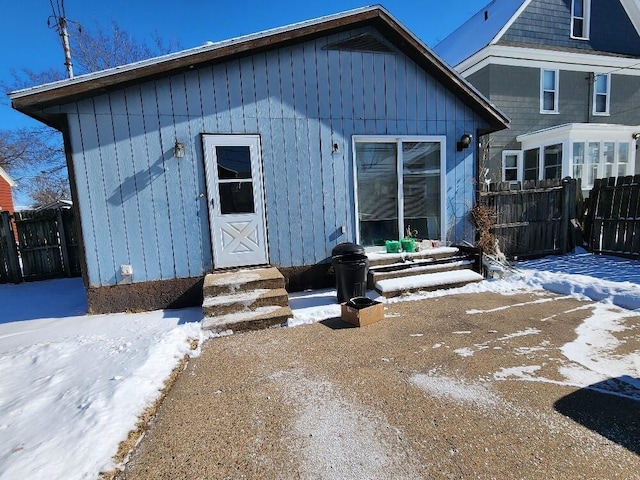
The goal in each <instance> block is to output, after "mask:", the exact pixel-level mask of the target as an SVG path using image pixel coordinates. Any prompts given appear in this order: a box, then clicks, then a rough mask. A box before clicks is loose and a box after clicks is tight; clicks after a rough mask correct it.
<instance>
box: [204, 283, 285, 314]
mask: <svg viewBox="0 0 640 480" xmlns="http://www.w3.org/2000/svg"><path fill="white" fill-rule="evenodd" d="M268 305H278V306H280V307H288V306H289V294H288V293H287V291H286V290H285V289H284V288H275V289H267V288H263V289H255V290H248V291H244V290H242V291H237V292H236V293H232V294H230V295H217V296H215V297H205V299H204V302H203V303H202V311H203V313H204V316H205V317H216V316H221V315H228V314H230V313H238V312H246V311H249V310H255V309H257V308H259V307H265V306H268Z"/></svg>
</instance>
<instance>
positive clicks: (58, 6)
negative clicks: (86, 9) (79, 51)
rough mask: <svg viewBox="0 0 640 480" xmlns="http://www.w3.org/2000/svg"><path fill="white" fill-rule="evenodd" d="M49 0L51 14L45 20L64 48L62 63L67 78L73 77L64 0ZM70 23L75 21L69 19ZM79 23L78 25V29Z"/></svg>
mask: <svg viewBox="0 0 640 480" xmlns="http://www.w3.org/2000/svg"><path fill="white" fill-rule="evenodd" d="M53 1H54V0H49V4H50V5H51V9H52V10H53V15H51V16H50V17H49V19H48V20H47V25H48V26H49V28H51V29H54V30H55V31H56V33H57V34H58V35H60V39H61V40H62V48H63V49H64V65H65V67H66V69H67V75H68V76H69V78H73V63H72V62H71V47H70V46H69V33H68V31H67V17H66V14H65V11H64V0H56V3H55V5H54V3H53ZM71 22H72V23H76V22H73V21H71ZM79 28H80V25H78V29H79Z"/></svg>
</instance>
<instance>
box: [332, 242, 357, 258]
mask: <svg viewBox="0 0 640 480" xmlns="http://www.w3.org/2000/svg"><path fill="white" fill-rule="evenodd" d="M354 254H360V255H364V247H362V246H360V245H358V244H357V243H350V242H344V243H340V244H338V245H336V246H335V247H333V250H331V255H332V256H334V257H337V256H342V255H354Z"/></svg>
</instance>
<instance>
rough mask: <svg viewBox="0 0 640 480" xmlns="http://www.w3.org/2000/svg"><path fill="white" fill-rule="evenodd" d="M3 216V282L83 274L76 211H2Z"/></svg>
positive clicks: (0, 239) (0, 233) (0, 272)
mask: <svg viewBox="0 0 640 480" xmlns="http://www.w3.org/2000/svg"><path fill="white" fill-rule="evenodd" d="M0 216H1V219H0V220H1V221H0V283H8V282H11V283H19V282H21V281H23V280H27V281H33V280H42V279H46V278H55V277H65V276H66V277H72V276H79V275H80V274H81V271H80V255H79V248H78V235H77V231H76V227H75V218H74V215H73V211H72V210H69V209H64V210H63V209H49V210H40V211H35V210H26V211H20V212H15V213H14V214H13V215H10V214H9V212H0ZM12 220H13V222H12ZM12 224H13V225H15V229H16V233H17V235H16V236H17V238H18V242H17V243H16V240H15V237H14V231H13V229H12Z"/></svg>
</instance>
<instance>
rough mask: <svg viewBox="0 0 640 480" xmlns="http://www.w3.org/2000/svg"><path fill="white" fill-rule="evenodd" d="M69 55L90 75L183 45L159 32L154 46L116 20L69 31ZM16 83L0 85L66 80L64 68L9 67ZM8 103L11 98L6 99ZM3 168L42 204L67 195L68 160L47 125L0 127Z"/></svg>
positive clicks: (1, 85) (6, 89) (21, 86)
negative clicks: (37, 69)
mask: <svg viewBox="0 0 640 480" xmlns="http://www.w3.org/2000/svg"><path fill="white" fill-rule="evenodd" d="M70 38H71V53H72V61H73V64H74V67H75V71H76V72H77V73H79V74H83V73H91V72H95V71H99V70H104V69H107V68H113V67H117V66H119V65H124V64H127V63H132V62H137V61H140V60H144V59H147V58H151V57H154V56H157V55H162V54H165V53H169V52H172V51H176V50H177V49H179V45H178V44H177V42H175V41H173V40H171V41H170V42H169V43H168V44H165V43H164V42H163V41H162V40H161V38H160V36H159V35H158V34H157V33H156V34H154V35H153V36H152V43H151V46H150V45H149V44H148V43H147V42H145V41H140V40H138V39H136V38H134V37H133V35H131V34H130V33H129V32H127V31H126V30H123V29H122V28H120V27H119V26H118V24H117V23H116V22H115V21H112V22H111V26H110V28H108V29H106V30H105V29H104V28H103V27H102V26H100V25H98V24H96V25H95V27H94V28H93V29H92V30H86V29H78V30H76V31H71V32H70ZM11 75H12V81H11V82H10V83H9V82H0V89H2V90H3V91H4V92H6V93H9V92H11V91H15V90H21V89H24V88H29V87H32V86H35V85H42V84H45V83H51V82H55V81H58V80H62V79H64V78H65V77H66V73H65V70H64V68H63V66H61V67H60V68H50V69H49V70H45V71H42V72H35V71H33V70H31V69H28V68H22V69H19V70H15V69H13V70H11ZM4 102H7V99H6V97H5V98H4ZM0 103H1V102H0ZM0 166H2V167H3V168H5V169H6V170H7V171H8V172H9V174H10V175H11V176H12V177H13V178H14V179H15V180H16V182H17V183H18V189H19V190H22V191H25V192H28V194H29V196H30V197H31V198H32V199H34V200H35V201H36V203H38V204H46V203H49V202H51V201H53V200H56V199H60V198H67V199H68V198H69V186H68V180H67V171H66V160H65V157H64V148H63V145H62V138H61V135H60V133H59V132H57V131H56V130H53V129H51V128H49V127H46V126H42V127H35V128H21V129H17V130H11V131H0Z"/></svg>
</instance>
